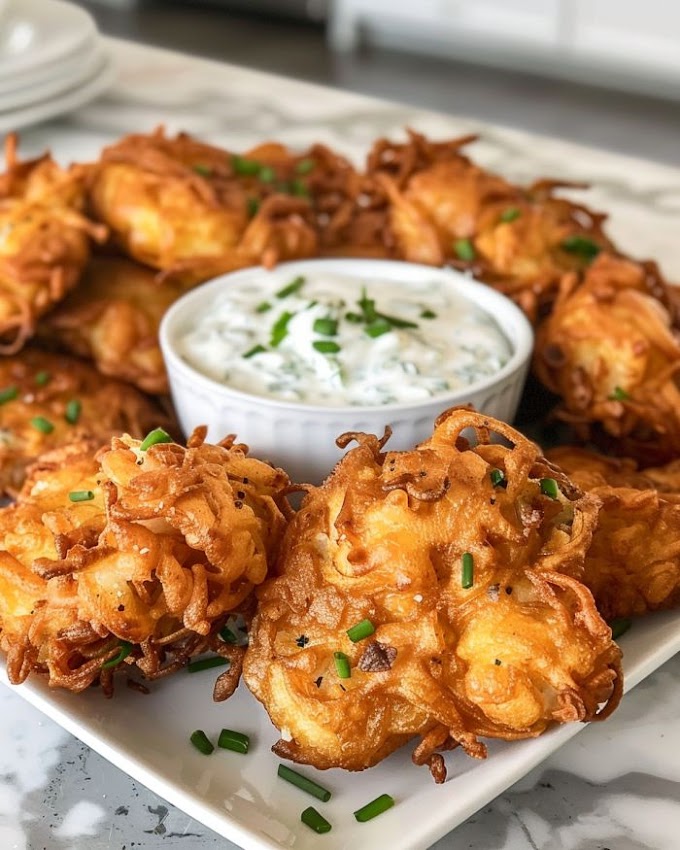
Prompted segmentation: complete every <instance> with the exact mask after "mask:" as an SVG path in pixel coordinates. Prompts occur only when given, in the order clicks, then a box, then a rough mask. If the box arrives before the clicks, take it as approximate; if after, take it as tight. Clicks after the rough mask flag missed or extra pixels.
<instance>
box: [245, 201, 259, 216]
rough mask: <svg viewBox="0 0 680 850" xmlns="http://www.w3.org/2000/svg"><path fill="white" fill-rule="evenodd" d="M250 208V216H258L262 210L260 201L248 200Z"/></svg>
mask: <svg viewBox="0 0 680 850" xmlns="http://www.w3.org/2000/svg"><path fill="white" fill-rule="evenodd" d="M246 203H247V206H248V215H249V216H250V217H251V218H252V217H253V216H255V215H257V213H258V210H259V209H260V199H259V198H248V200H247V202H246Z"/></svg>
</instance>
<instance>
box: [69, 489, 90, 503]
mask: <svg viewBox="0 0 680 850" xmlns="http://www.w3.org/2000/svg"><path fill="white" fill-rule="evenodd" d="M68 497H69V499H70V500H71V501H72V502H91V501H92V499H94V493H93V491H92V490H72V491H71V492H70V493H69V494H68Z"/></svg>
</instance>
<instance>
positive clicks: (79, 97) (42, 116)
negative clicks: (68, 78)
mask: <svg viewBox="0 0 680 850" xmlns="http://www.w3.org/2000/svg"><path fill="white" fill-rule="evenodd" d="M114 78H115V66H114V65H113V62H112V61H111V59H110V58H108V57H107V58H105V60H104V64H103V65H102V67H101V70H100V71H99V73H98V74H96V75H95V76H93V77H91V78H90V79H89V80H87V81H86V82H84V83H83V84H82V85H79V86H76V87H75V88H72V89H69V90H68V91H65V92H62V93H61V94H59V95H57V96H55V97H49V98H45V99H44V100H41V101H40V102H38V103H32V104H30V105H29V106H26V107H23V108H21V109H11V110H8V111H6V112H0V133H9V132H11V131H13V130H20V129H21V128H22V127H30V126H31V125H33V124H38V123H40V122H41V121H47V120H48V119H49V118H54V117H56V116H57V115H63V114H65V113H67V112H72V111H73V110H74V109H78V108H79V107H80V106H83V105H84V104H86V103H89V102H90V101H91V100H94V98H96V97H98V96H99V95H100V94H101V93H102V92H103V91H105V90H106V89H107V88H109V86H110V85H111V84H112V83H113V80H114Z"/></svg>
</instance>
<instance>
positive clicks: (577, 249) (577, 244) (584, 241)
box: [560, 236, 601, 260]
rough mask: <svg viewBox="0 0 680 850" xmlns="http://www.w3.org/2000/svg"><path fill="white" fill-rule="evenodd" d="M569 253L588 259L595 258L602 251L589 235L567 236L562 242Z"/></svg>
mask: <svg viewBox="0 0 680 850" xmlns="http://www.w3.org/2000/svg"><path fill="white" fill-rule="evenodd" d="M560 244H561V246H562V248H563V249H564V250H565V251H567V252H568V253H569V254H578V256H579V257H583V258H584V259H586V260H594V259H595V257H597V255H598V254H599V253H600V250H601V248H600V246H599V245H598V244H597V242H593V240H592V239H588V237H587V236H567V238H566V239H563V240H562V242H561V243H560Z"/></svg>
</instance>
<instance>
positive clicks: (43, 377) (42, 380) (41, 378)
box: [35, 369, 52, 387]
mask: <svg viewBox="0 0 680 850" xmlns="http://www.w3.org/2000/svg"><path fill="white" fill-rule="evenodd" d="M51 378H52V376H51V375H50V373H49V372H48V371H47V369H41V370H40V372H38V374H37V375H36V376H35V382H36V384H37V385H38V386H39V387H45V386H47V384H49V382H50V380H51Z"/></svg>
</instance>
